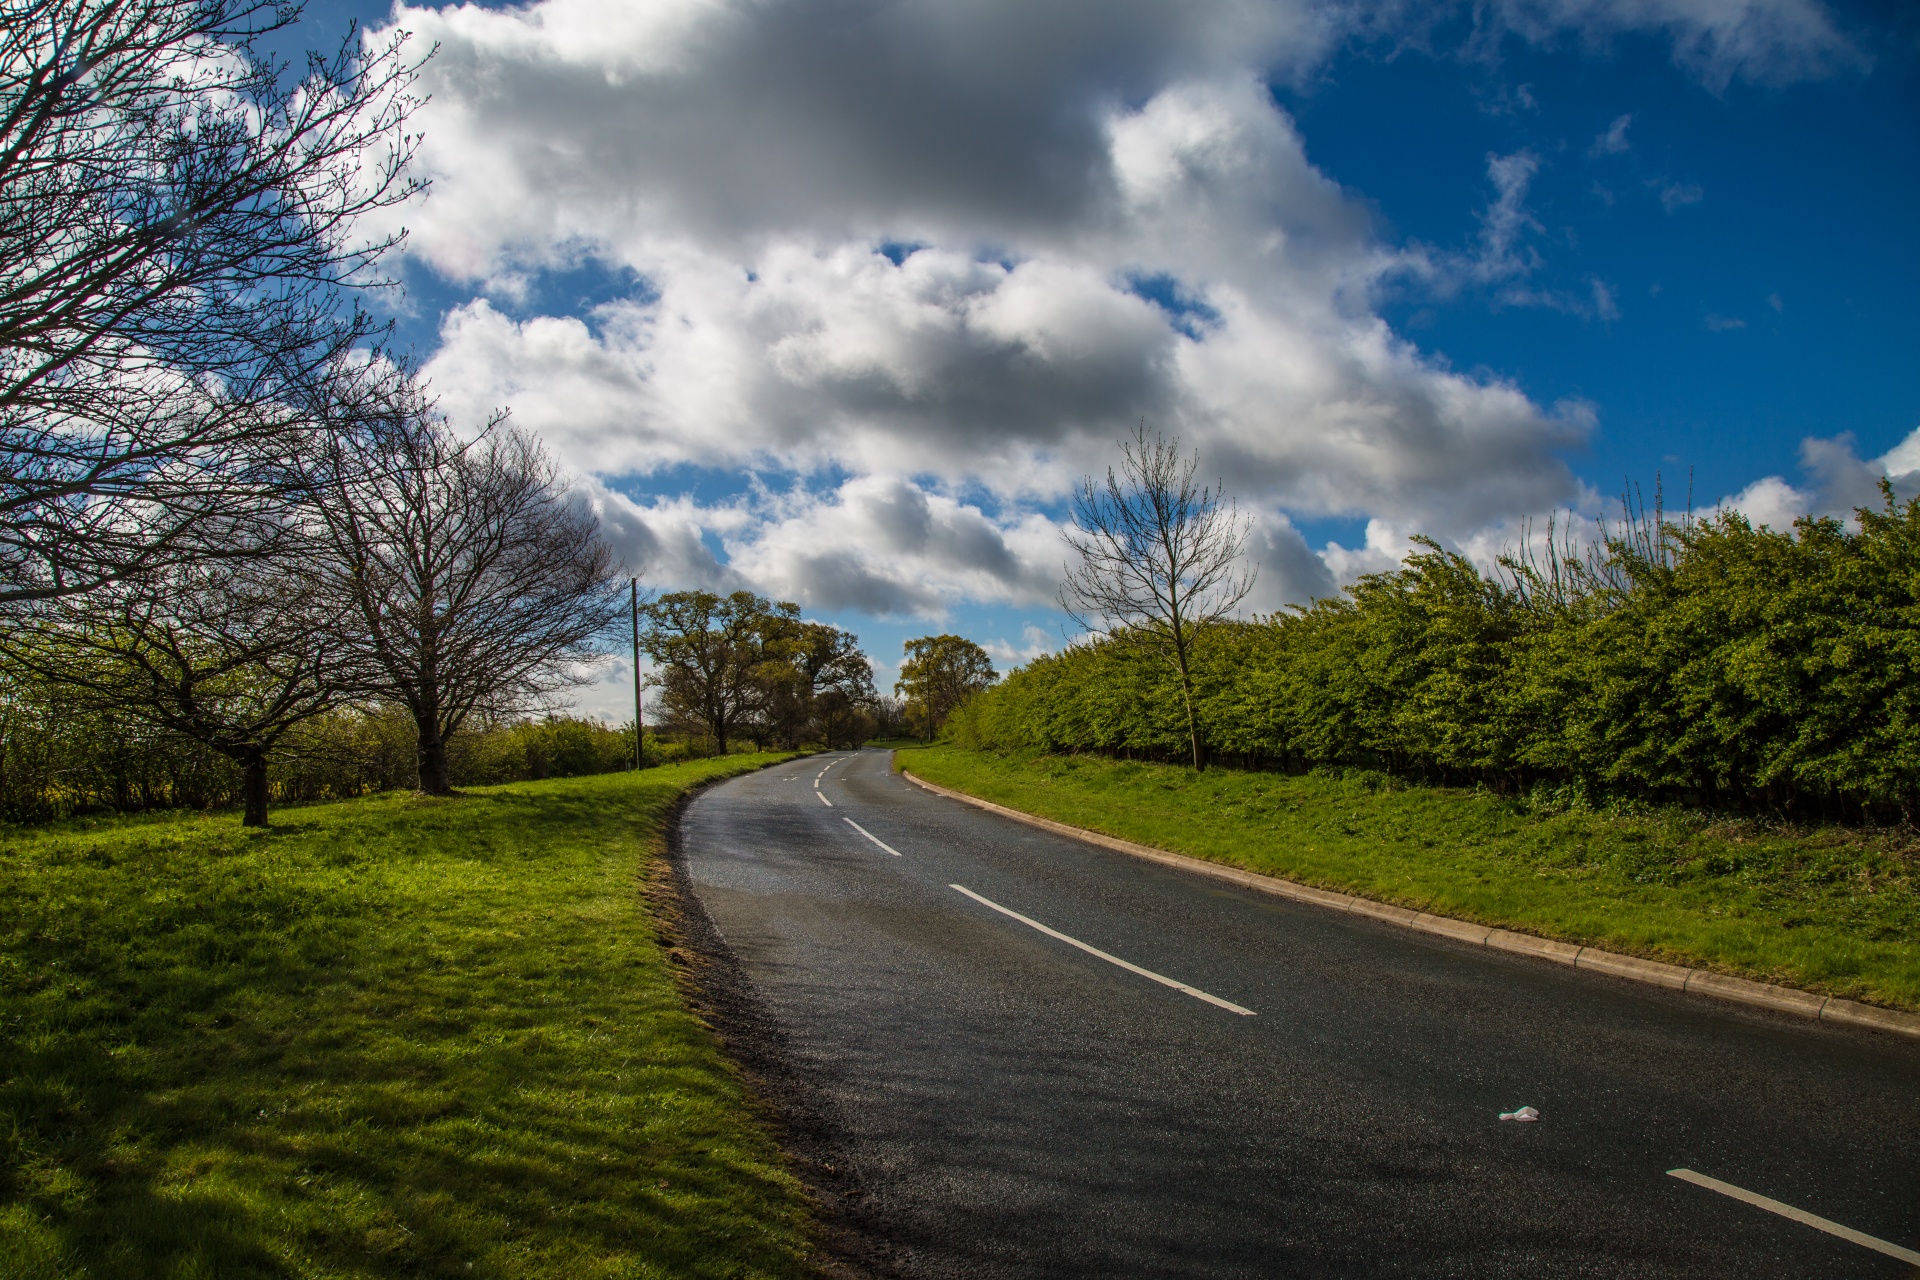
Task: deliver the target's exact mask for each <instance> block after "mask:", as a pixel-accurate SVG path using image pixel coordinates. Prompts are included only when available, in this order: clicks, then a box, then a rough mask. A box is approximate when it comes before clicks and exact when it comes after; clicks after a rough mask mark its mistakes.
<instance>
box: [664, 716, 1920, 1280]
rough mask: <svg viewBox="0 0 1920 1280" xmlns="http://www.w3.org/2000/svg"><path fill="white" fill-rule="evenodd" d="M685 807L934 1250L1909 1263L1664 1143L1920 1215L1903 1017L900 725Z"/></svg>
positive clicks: (874, 1170) (1440, 1261)
mask: <svg viewBox="0 0 1920 1280" xmlns="http://www.w3.org/2000/svg"><path fill="white" fill-rule="evenodd" d="M823 772H824V776H821V775H822V774H823ZM854 823H857V824H859V827H861V828H864V829H865V831H866V832H867V833H870V835H863V834H862V833H861V831H860V830H858V829H856V828H855V827H854V825H852V824H854ZM681 832H682V835H681V850H682V856H683V858H684V860H685V861H684V870H685V874H686V875H687V876H688V877H689V881H690V888H691V890H692V892H693V893H694V895H696V896H697V898H698V900H699V903H700V905H701V906H702V907H703V908H704V910H705V912H706V913H707V915H708V917H709V919H710V921H711V924H712V926H713V928H714V929H715V930H717V931H718V934H719V935H720V937H721V938H722V939H723V941H724V945H725V947H727V948H728V949H729V950H730V951H731V953H732V956H733V958H734V959H735V960H737V962H738V965H739V966H740V969H741V970H742V971H743V972H744V974H745V976H746V978H747V980H748V981H749V982H750V984H751V987H752V991H753V998H754V999H755V1000H756V1001H757V1003H758V1005H759V1007H760V1008H761V1009H762V1010H763V1011H764V1016H766V1017H768V1018H770V1019H771V1020H772V1021H773V1022H774V1023H775V1024H777V1026H778V1028H779V1030H780V1033H781V1035H780V1039H781V1041H782V1042H783V1044H784V1046H785V1048H784V1052H785V1054H786V1055H787V1056H788V1059H789V1062H790V1065H791V1066H792V1068H793V1069H794V1071H796V1072H797V1073H798V1075H799V1078H801V1079H802V1080H804V1081H805V1082H806V1084H805V1090H806V1093H807V1102H808V1105H809V1106H811V1107H812V1108H814V1109H816V1110H817V1112H818V1113H819V1114H821V1115H824V1116H826V1117H827V1119H828V1122H829V1123H830V1125H831V1127H832V1128H833V1130H835V1136H836V1140H837V1143H838V1147H839V1149H840V1150H841V1151H843V1152H844V1153H845V1158H846V1159H848V1160H849V1161H850V1162H851V1163H852V1165H853V1167H854V1169H855V1171H856V1172H857V1174H858V1176H859V1178H860V1179H861V1181H862V1182H863V1183H864V1185H865V1188H866V1190H867V1192H868V1194H869V1196H870V1197H871V1202H872V1205H873V1213H872V1220H873V1221H875V1222H878V1223H881V1224H883V1226H882V1228H881V1229H882V1230H883V1231H884V1233H885V1235H886V1236H887V1237H888V1238H889V1239H890V1241H891V1242H892V1244H893V1245H895V1246H897V1248H898V1249H899V1250H900V1253H901V1256H902V1257H903V1258H904V1266H905V1269H906V1270H907V1271H908V1272H909V1273H911V1274H913V1275H917V1276H929V1277H933V1276H979V1277H989V1276H1048V1277H1066V1276H1321V1275H1356V1276H1389V1275H1414V1276H1527V1277H1541V1276H1549V1277H1551V1276H1634V1277H1649V1276H1687V1277H1705V1276H1737V1277H1741V1280H1754V1278H1756V1277H1760V1276H1767V1277H1778V1276H1847V1277H1875V1276H1888V1277H1893V1276H1913V1275H1916V1274H1920V1269H1916V1268H1915V1267H1914V1266H1912V1265H1910V1264H1908V1263H1905V1262H1902V1261H1899V1260H1897V1259H1895V1258H1892V1257H1888V1256H1884V1255H1883V1254H1881V1253H1879V1252H1875V1251H1873V1250H1871V1249H1868V1248H1865V1247H1862V1246H1861V1245H1858V1244H1854V1243H1850V1242H1848V1241H1846V1240H1842V1239H1838V1238H1835V1237H1834V1236H1831V1235H1828V1234H1825V1233H1823V1232H1821V1231H1818V1230H1815V1229H1814V1228H1812V1227H1809V1226H1805V1225H1802V1224H1801V1223H1799V1222H1795V1221H1790V1220H1788V1219H1787V1218H1784V1217H1781V1216H1778V1215H1776V1214H1774V1213H1770V1212H1767V1211H1764V1210H1762V1209H1759V1208H1756V1207H1753V1206H1752V1205H1750V1204H1747V1203H1742V1202H1740V1201H1738V1200H1735V1199H1732V1198H1729V1197H1727V1196H1724V1195H1721V1194H1717V1193H1715V1192H1714V1191H1711V1190H1707V1189H1704V1188H1702V1187H1699V1186H1695V1185H1690V1184H1688V1183H1686V1182H1683V1181H1681V1180H1679V1179H1677V1178H1673V1177H1670V1176H1668V1174H1667V1171H1668V1170H1669V1169H1673V1168H1676V1167H1685V1168H1690V1169H1693V1170H1696V1171H1698V1172H1699V1173H1702V1174H1705V1175H1708V1176H1710V1177H1713V1178H1717V1179H1720V1180H1722V1181H1723V1182H1726V1183H1729V1184H1733V1185H1735V1186H1738V1187H1741V1188H1745V1189H1747V1190H1749V1191H1752V1192H1756V1193H1758V1194H1760V1195H1764V1196H1768V1197H1771V1198H1772V1199H1774V1200H1777V1201H1780V1202H1784V1203H1785V1204H1788V1205H1792V1206H1796V1207H1798V1208H1799V1209H1801V1210H1805V1211H1807V1212H1810V1213H1813V1214H1817V1215H1820V1216H1822V1217H1824V1218H1827V1219H1831V1220H1833V1221H1836V1222H1838V1223H1841V1224H1844V1225H1845V1226H1847V1227H1850V1228H1853V1229H1855V1230H1857V1231H1861V1232H1865V1233H1867V1234H1868V1235H1871V1236H1874V1237H1877V1238H1879V1239H1881V1240H1884V1241H1890V1242H1893V1243H1894V1244H1896V1245H1900V1246H1904V1247H1906V1248H1909V1249H1914V1248H1920V1045H1916V1044H1914V1043H1912V1042H1909V1041H1904V1040H1899V1039H1895V1038H1893V1037H1890V1036H1886V1035H1883V1034H1878V1033H1872V1032H1864V1031H1852V1030H1849V1029H1845V1028H1837V1027H1830V1026H1822V1025H1819V1024H1814V1023H1807V1022H1804V1021H1800V1020H1797V1019H1791V1018H1788V1017H1785V1016H1776V1015H1771V1014H1766V1013H1762V1012H1758V1011H1748V1010H1745V1009H1743V1008H1740V1007H1737V1006H1731V1005H1725V1004H1721V1003H1718V1002H1715V1001H1711V1000H1708V999H1705V998H1702V997H1698V996H1692V997H1690V996H1686V995H1683V994H1679V993H1674V992H1667V991H1663V990H1659V989H1654V988H1648V987H1643V986H1638V985H1634V984H1629V983H1626V982H1622V981H1619V980H1617V979H1612V978H1608V977H1605V976H1603V975H1599V974H1593V973H1586V972H1577V971H1574V970H1570V969H1566V968H1562V967H1558V966H1554V965H1549V964H1546V963H1542V962H1538V961H1533V960H1528V959H1526V958H1523V957H1517V956H1508V955H1503V954H1501V953H1497V952H1490V951H1486V950H1484V949H1481V948H1476V947H1468V946H1464V945H1460V944H1455V943H1452V942H1449V941H1447V940H1445V939H1439V938H1432V937H1426V936H1423V935H1418V934H1413V933H1409V932H1405V931H1402V930H1398V929H1395V928H1393V927H1392V926H1389V925H1385V924H1378V923H1375V922H1371V921H1366V920H1359V919H1354V918H1352V917H1349V916H1346V915H1342V914H1338V913H1335V912H1330V911H1321V910H1318V909H1315V908H1312V907H1309V906H1304V905H1297V904H1292V903H1288V902H1284V901H1280V900H1277V899H1273V898H1268V897H1265V896H1263V895H1258V894H1254V893H1251V892H1248V891H1244V890H1240V889H1237V888H1235V887H1233V886H1230V885H1223V884H1220V883H1218V882H1215V881H1212V880H1208V879H1205V878H1201V877H1196V876H1192V875H1189V874H1186V873H1183V872H1180V871H1177V870H1173V869H1170V868H1164V867H1160V866H1157V865H1154V864H1151V863H1147V862H1143V861H1140V860H1137V859H1132V858H1128V857H1127V856H1125V855H1123V854H1119V853H1113V852H1110V851H1107V850H1104V849H1100V848H1098V847H1094V846H1089V845H1085V844H1082V843H1080V842H1078V841H1074V840H1071V839H1067V838H1064V837H1060V836H1055V835H1052V834H1050V833H1047V832H1044V831H1039V830H1036V829H1034V828H1031V827H1027V826H1024V825H1022V824H1019V823H1015V822H1011V821H1009V820H1007V819H1004V818H1000V817H997V816H994V815H991V814H987V813H983V812H981V811H979V810H976V809H973V808H970V807H968V806H966V805H962V804H960V803H958V802H955V801H951V800H947V799H943V798H940V797H936V796H933V795H930V794H928V793H926V792H924V791H922V790H920V789H919V788H917V787H915V786H913V785H912V784H911V783H908V782H906V781H905V780H904V779H902V778H899V777H898V776H896V775H894V774H893V773H892V772H891V770H890V768H889V762H888V757H887V755H886V754H885V753H883V752H877V751H876V752H863V753H858V754H853V755H849V754H847V753H840V754H839V755H836V756H830V757H815V758H813V759H811V760H802V761H795V762H792V763H789V764H786V765H782V766H780V767H778V768H775V769H770V770H767V771H764V772H762V773H758V774H753V775H749V776H747V777H743V778H739V779H736V780H734V781H731V782H728V783H726V784H724V785H722V786H719V787H716V788H714V789H713V790H711V791H708V792H706V793H705V794H703V795H701V796H700V797H699V798H698V799H697V800H695V801H694V803H693V804H692V805H691V806H690V807H689V809H688V810H687V813H686V815H685V818H684V821H683V824H682V828H681ZM876 841H879V842H884V844H885V845H887V846H890V847H891V849H892V850H897V854H895V853H892V852H889V851H888V849H887V848H883V847H881V845H880V844H878V843H876ZM954 885H960V886H964V887H965V888H966V889H967V890H971V891H972V894H974V895H978V897H977V898H976V897H974V896H969V895H968V894H965V893H962V892H960V891H959V890H957V889H955V888H953V887H951V886H954ZM981 898H984V899H986V900H987V901H988V902H991V903H993V904H997V905H998V906H999V907H1002V908H1005V909H1006V910H1007V911H1011V912H1016V913H1019V914H1021V915H1024V916H1026V917H1028V918H1029V919H1031V920H1032V921H1034V922H1037V923H1038V924H1042V925H1045V926H1047V927H1048V928H1050V929H1052V930H1053V931H1055V932H1056V933H1057V934H1064V935H1067V936H1068V937H1070V938H1072V939H1074V940H1077V941H1078V942H1080V943H1082V944H1085V945H1086V946H1090V947H1093V948H1096V949H1099V950H1101V951H1104V952H1106V953H1108V954H1109V955H1111V956H1112V957H1114V958H1116V959H1120V960H1124V961H1127V962H1129V963H1130V964H1131V965H1133V966H1137V967H1138V968H1139V969H1144V970H1147V971H1150V972H1151V973H1153V974H1157V975H1160V976H1161V977H1164V978H1168V979H1172V980H1175V981H1177V982H1179V983H1183V984H1186V985H1187V986H1188V987H1189V988H1192V989H1194V990H1197V991H1198V992H1201V993H1204V994H1205V995H1206V996H1208V997H1211V998H1212V1001H1213V1002H1209V1000H1206V999H1202V998H1198V997H1196V995H1194V994H1192V993H1191V992H1190V991H1185V990H1180V989H1177V988H1175V987H1170V986H1167V985H1163V984H1162V983H1161V982H1158V981H1155V980H1153V979H1152V978H1150V977H1147V976H1143V975H1142V974H1141V973H1139V972H1136V971H1135V970H1134V969H1128V968H1123V967H1120V966H1118V965H1116V964H1114V963H1111V962H1109V961H1108V960H1106V959H1103V958H1101V957H1099V956H1097V955H1094V954H1090V953H1089V952H1088V951H1086V950H1084V949H1082V948H1080V947H1076V946H1073V945H1070V944H1069V943H1068V942H1066V941H1062V940H1061V939H1060V938H1058V937H1055V936H1050V935H1049V934H1047V933H1043V932H1041V931H1039V930H1037V929H1035V928H1033V927H1031V926H1030V925H1029V924H1027V923H1023V922H1022V921H1021V920H1018V919H1015V918H1013V917H1012V916H1010V915H1008V914H1005V913H1004V912H1003V911H999V910H995V909H993V908H992V907H990V906H988V905H985V904H984V903H983V902H981V901H980V900H979V899H981ZM1229 1005H1230V1006H1238V1007H1241V1008H1244V1009H1247V1010H1251V1011H1252V1013H1251V1016H1248V1015H1243V1014H1241V1013H1237V1012H1235V1011H1234V1010H1233V1009H1232V1008H1229V1007H1226V1006H1229ZM1523 1104H1528V1105H1531V1106H1533V1107H1536V1108H1537V1109H1538V1110H1539V1112H1540V1114H1541V1117H1542V1118H1541V1120H1540V1121H1539V1122H1538V1123H1533V1124H1523V1123H1516V1122H1510V1121H1502V1120H1500V1119H1499V1115H1500V1113H1501V1112H1503V1111H1512V1110H1514V1109H1516V1108H1518V1107H1520V1106H1521V1105H1523Z"/></svg>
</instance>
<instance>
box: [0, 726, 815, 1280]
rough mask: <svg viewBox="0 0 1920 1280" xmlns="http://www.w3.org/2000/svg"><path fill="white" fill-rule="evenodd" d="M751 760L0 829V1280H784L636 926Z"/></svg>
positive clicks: (709, 1068) (739, 1095) (714, 1087)
mask: <svg viewBox="0 0 1920 1280" xmlns="http://www.w3.org/2000/svg"><path fill="white" fill-rule="evenodd" d="M776 758H778V757H766V756H761V757H742V756H735V757H731V758H729V759H726V760H723V761H703V762H697V763H691V764H682V765H675V766H670V767H666V768H660V769H654V770H649V771H647V772H645V773H642V774H637V775H636V774H613V775H605V776H600V777H591V778H575V779H565V780H556V781H548V782H539V783H524V784H517V785H509V786H502V787H495V788H488V789H481V790H476V791H473V792H471V793H469V794H468V795H466V796H465V797H462V798H458V799H452V800H426V799H421V798H416V797H412V796H385V797H377V798H373V799H369V800H364V801H355V802H349V803H344V804H335V805H319V806H313V807H310V808H304V809H291V810H285V811H282V812H279V813H276V814H275V816H274V821H275V827H274V829H273V830H271V831H269V832H264V833H262V832H252V831H243V830H242V829H241V828H240V827H239V825H238V822H237V820H236V819H235V818H234V817H232V816H231V815H223V816H215V817H199V816H190V817H178V816H176V817H164V818H151V817H149V818H139V819H122V820H111V821H103V822H98V823H92V824H86V823H76V824H68V825H65V826H63V827H60V828H58V829H47V830H39V831H35V830H26V829H10V830H6V831H4V832H0V1277H29V1276H31V1277H54V1276H60V1277H66V1276H75V1277H77V1276H95V1277H120V1276H156V1277H222V1278H224V1277H250V1276H299V1277H351V1276H395V1275H409V1276H457V1277H463V1278H465V1277H501V1278H503V1280H504V1278H507V1277H512V1278H515V1280H520V1278H524V1277H547V1276H552V1277H561V1276H565V1277H569V1278H573V1277H581V1278H585V1277H602V1276H605V1277H612V1276H620V1277H649V1276H792V1275H803V1274H807V1273H808V1270H809V1268H808V1265H807V1261H806V1259H807V1255H808V1249H809V1245H808V1221H807V1217H806V1212H805V1205H804V1198H803V1196H802V1193H801V1190H800V1188H799V1186H798V1184H797V1183H796V1182H795V1181H794V1179H793V1178H792V1177H791V1176H790V1175H789V1174H788V1173H787V1172H786V1170H785V1169H784V1167H783V1165H782V1162H781V1159H780V1156H779V1153H778V1151H777V1150H776V1148H775V1147H774V1145H773V1143H772V1141H771V1140H770V1139H769V1137H768V1135H767V1133H766V1131H765V1130H764V1128H763V1127H762V1126H761V1125H760V1124H759V1123H758V1122H757V1121H756V1119H755V1117H754V1115H753V1113H752V1111H751V1108H750V1104H749V1102H748V1100H747V1098H746V1096H745V1094H744V1092H743V1090H742V1087H741V1085H740V1083H739V1081H738V1080H737V1079H736V1078H735V1075H734V1074H733V1073H732V1071H731V1070H730V1069H729V1067H728V1066H727V1064H726V1063H725V1061H724V1060H723V1058H722V1057H721V1055H720V1052H719V1049H718V1047H717V1045H716V1042H715V1040H714V1038H713V1036H712V1034H711V1033H710V1032H709V1031H708V1030H707V1029H706V1028H705V1027H703V1026H702V1025H701V1024H700V1023H699V1022H698V1021H697V1020H696V1018H695V1017H694V1016H693V1015H692V1014H691V1013H689V1012H688V1011H687V1009H686V1007H685V1004H684V1002H683V1000H682V998H681V996H680V994H679V992H678V990H677V988H676V985H675V981H674V977H673V971H672V968H671V966H670V964H669V960H668V957H667V955H666V953H665V952H664V951H663V950H662V948H661V946H660V945H659V942H658V940H657V938H656V932H655V925H654V923H653V920H652V917H651V915H650V912H649V909H648V907H647V904H646V900H645V898H644V897H643V896H642V895H643V890H644V888H645V885H644V881H645V880H646V878H647V877H648V876H649V875H650V874H651V873H652V867H653V859H652V855H653V852H654V850H655V849H656V847H657V844H656V842H657V839H658V837H659V834H660V831H661V823H662V820H663V818H664V817H665V816H666V814H667V813H668V812H669V810H670V808H671V805H672V803H673V801H674V800H675V798H676V797H677V796H678V795H679V794H681V793H682V792H684V791H685V789H686V788H687V787H689V786H691V785H694V784H696V783H698V782H699V781H701V780H703V779H706V778H710V777H714V776H717V775H725V774H732V773H739V772H743V771H746V770H748V769H752V768H754V767H756V766H758V765H762V764H765V763H767V762H768V761H769V760H771V759H776Z"/></svg>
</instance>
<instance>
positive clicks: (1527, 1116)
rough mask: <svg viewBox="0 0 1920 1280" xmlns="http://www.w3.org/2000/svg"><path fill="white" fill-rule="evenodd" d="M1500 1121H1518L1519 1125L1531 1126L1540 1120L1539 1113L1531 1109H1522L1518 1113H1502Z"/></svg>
mask: <svg viewBox="0 0 1920 1280" xmlns="http://www.w3.org/2000/svg"><path fill="white" fill-rule="evenodd" d="M1500 1118H1501V1119H1502V1120H1518V1121H1519V1122H1520V1123H1521V1124H1532V1123H1533V1122H1534V1121H1535V1120H1538V1119H1539V1118H1540V1113H1539V1112H1538V1111H1535V1110H1534V1109H1533V1108H1532V1107H1522V1108H1520V1109H1519V1110H1518V1111H1502V1112H1501V1113H1500Z"/></svg>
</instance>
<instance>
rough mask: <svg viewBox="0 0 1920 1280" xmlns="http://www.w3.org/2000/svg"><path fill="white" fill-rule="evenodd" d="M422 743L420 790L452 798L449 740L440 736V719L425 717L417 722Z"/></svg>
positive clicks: (419, 750) (420, 748) (432, 794)
mask: <svg viewBox="0 0 1920 1280" xmlns="http://www.w3.org/2000/svg"><path fill="white" fill-rule="evenodd" d="M415 727H416V729H417V730H418V731H419V735H420V741H419V749H418V752H417V754H418V757H419V762H420V789H421V790H422V791H424V792H426V793H427V794H428V795H430V796H450V795H452V794H453V784H452V783H451V782H450V781H448V776H447V740H446V739H445V738H443V737H441V736H440V724H439V719H438V717H436V716H423V717H421V718H420V719H418V720H417V721H415Z"/></svg>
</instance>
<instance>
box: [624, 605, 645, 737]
mask: <svg viewBox="0 0 1920 1280" xmlns="http://www.w3.org/2000/svg"><path fill="white" fill-rule="evenodd" d="M627 587H628V590H629V592H630V593H631V594H630V595H629V596H628V604H629V609H630V612H631V615H632V618H633V767H634V768H635V769H644V768H646V767H647V758H646V756H645V754H643V753H642V751H641V749H640V747H641V741H642V739H643V737H644V735H645V734H646V728H645V724H646V721H645V720H644V719H643V718H642V713H643V712H644V710H645V707H644V706H643V705H642V703H641V700H640V579H638V578H629V579H627Z"/></svg>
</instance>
